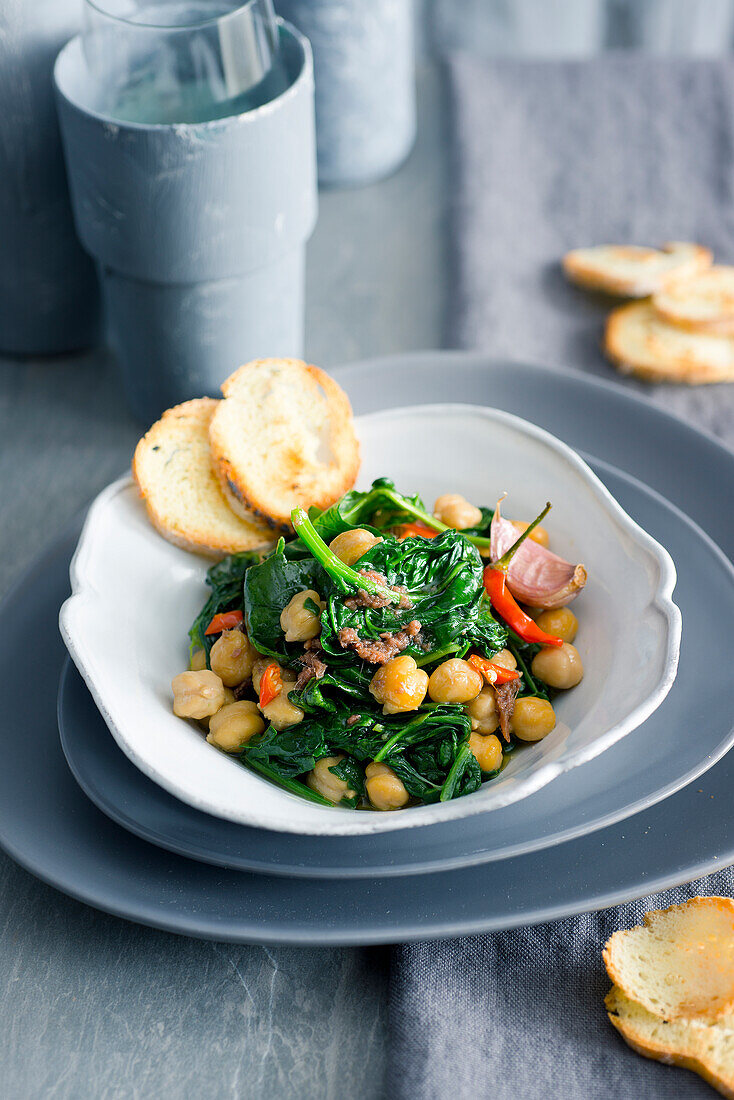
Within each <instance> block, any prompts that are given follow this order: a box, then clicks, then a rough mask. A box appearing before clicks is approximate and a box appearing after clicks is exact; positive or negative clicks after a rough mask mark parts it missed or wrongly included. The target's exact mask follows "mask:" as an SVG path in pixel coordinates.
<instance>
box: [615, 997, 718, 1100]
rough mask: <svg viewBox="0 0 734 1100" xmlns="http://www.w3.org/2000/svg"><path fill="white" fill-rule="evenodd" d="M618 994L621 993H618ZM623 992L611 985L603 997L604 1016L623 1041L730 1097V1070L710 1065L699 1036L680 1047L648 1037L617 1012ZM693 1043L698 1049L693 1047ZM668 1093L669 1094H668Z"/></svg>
mask: <svg viewBox="0 0 734 1100" xmlns="http://www.w3.org/2000/svg"><path fill="white" fill-rule="evenodd" d="M620 995H621V996H620ZM623 997H624V994H622V992H621V990H619V989H618V988H617V987H616V986H612V988H611V989H610V991H609V993H608V994H607V996H606V999H605V1002H604V1003H605V1005H606V1008H607V1017H608V1019H609V1022H610V1023H611V1025H612V1027H614V1028H615V1029H616V1030H617V1031H618V1032H619V1034H620V1035H621V1036H622V1038H623V1039H624V1041H625V1043H627V1045H628V1046H629V1047H630V1048H631V1049H632V1050H634V1051H635V1053H636V1054H641V1055H642V1057H643V1058H651V1059H653V1060H654V1061H656V1062H663V1063H664V1064H665V1065H669V1066H680V1067H681V1068H682V1069H688V1070H691V1071H692V1072H693V1073H697V1074H698V1076H699V1077H702V1078H703V1080H704V1081H706V1082H707V1083H708V1084H709V1085H711V1087H712V1088H714V1089H716V1090H717V1092H720V1093H721V1095H722V1096H725V1097H727V1100H734V1073H732V1074H727V1076H726V1077H724V1076H722V1075H721V1074H720V1073H719V1072H718V1070H717V1068H716V1067H715V1066H714V1065H712V1064H711V1060H710V1057H707V1052H706V1049H705V1046H704V1045H703V1043H702V1042H701V1039H700V1038H699V1039H698V1041H697V1039H696V1037H695V1036H693V1035H692V1036H691V1045H690V1046H688V1047H687V1048H686V1049H684V1050H680V1049H677V1048H676V1047H675V1046H673V1045H672V1043H662V1042H659V1041H658V1040H656V1039H655V1038H653V1037H652V1036H649V1035H646V1034H644V1033H643V1032H642V1031H641V1030H640V1029H639V1028H636V1027H635V1026H634V1024H633V1022H632V1020H630V1019H627V1018H626V1017H624V1016H623V1015H622V1014H621V1013H622V1012H623V1011H624V1002H623ZM696 1046H700V1047H702V1049H695V1048H696ZM671 1095H672V1094H671Z"/></svg>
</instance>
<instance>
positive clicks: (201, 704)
mask: <svg viewBox="0 0 734 1100" xmlns="http://www.w3.org/2000/svg"><path fill="white" fill-rule="evenodd" d="M171 688H172V689H173V713H174V714H176V715H178V717H179V718H208V717H209V715H210V714H216V713H217V711H218V710H219V708H220V707H221V706H223V704H224V684H223V683H222V681H221V680H220V679H219V677H218V676H216V675H215V674H214V673H213V672H209V670H208V669H204V670H203V671H200V672H180V673H179V674H178V676H174V677H173V680H172V681H171Z"/></svg>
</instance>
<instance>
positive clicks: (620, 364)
mask: <svg viewBox="0 0 734 1100" xmlns="http://www.w3.org/2000/svg"><path fill="white" fill-rule="evenodd" d="M604 350H605V352H606V354H607V355H608V356H609V358H610V359H611V360H612V362H614V363H615V365H616V366H617V368H618V369H619V370H620V371H621V372H622V373H623V374H634V375H636V377H638V378H642V379H644V380H645V381H646V382H685V383H687V384H688V385H700V384H702V383H707V382H734V336H727V335H719V334H714V333H700V332H686V331H685V330H684V329H682V328H679V327H678V326H676V325H669V324H668V323H667V322H666V321H663V320H662V319H661V318H660V317H659V316H658V314H657V312H656V311H655V309H654V308H653V306H652V304H651V302H632V303H630V304H629V305H625V306H620V308H619V309H615V310H613V311H612V313H611V314H610V315H609V318H608V320H607V325H606V333H605V336H604Z"/></svg>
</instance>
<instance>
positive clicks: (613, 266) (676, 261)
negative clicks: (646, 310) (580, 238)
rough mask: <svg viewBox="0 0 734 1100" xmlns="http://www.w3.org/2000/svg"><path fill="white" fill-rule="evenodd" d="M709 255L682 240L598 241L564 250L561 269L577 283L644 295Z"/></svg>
mask: <svg viewBox="0 0 734 1100" xmlns="http://www.w3.org/2000/svg"><path fill="white" fill-rule="evenodd" d="M712 259H713V257H712V254H711V251H710V250H709V249H708V248H704V247H703V246H702V245H700V244H689V243H687V242H683V241H671V242H670V243H669V244H665V245H663V247H662V248H643V247H641V246H640V245H635V244H601V245H596V246H595V247H594V248H576V249H574V250H573V251H572V252H567V253H566V255H565V256H564V257H563V270H564V272H565V273H566V276H567V277H568V278H569V279H570V280H571V282H573V283H576V284H577V285H578V286H583V287H588V288H589V289H590V290H601V291H604V292H605V293H606V294H614V295H616V296H618V297H622V298H646V297H647V296H648V295H649V294H653V293H654V292H655V291H656V290H659V289H661V287H663V286H666V285H667V284H668V283H669V282H670V281H671V280H677V279H679V278H681V277H688V276H691V275H695V274H696V273H697V272H699V271H703V270H705V269H706V268H707V267H709V266H710V264H711V261H712Z"/></svg>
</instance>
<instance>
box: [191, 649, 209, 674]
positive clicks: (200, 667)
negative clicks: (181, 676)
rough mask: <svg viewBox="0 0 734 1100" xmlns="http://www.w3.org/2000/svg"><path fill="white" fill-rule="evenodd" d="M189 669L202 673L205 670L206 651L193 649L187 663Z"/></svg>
mask: <svg viewBox="0 0 734 1100" xmlns="http://www.w3.org/2000/svg"><path fill="white" fill-rule="evenodd" d="M189 668H190V669H191V671H192V672H203V671H204V669H205V668H206V650H205V649H195V650H194V652H193V653H192V654H191V660H190V661H189Z"/></svg>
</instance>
